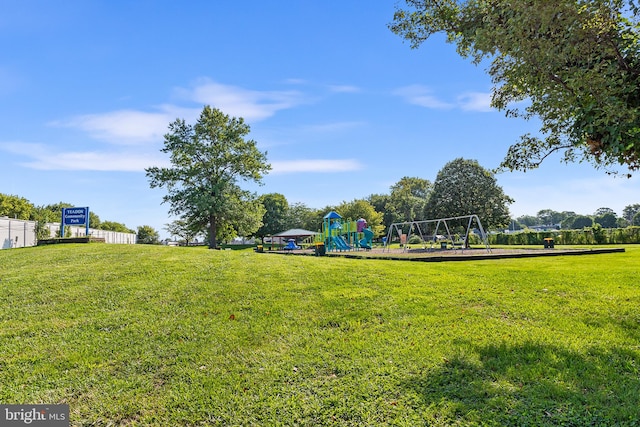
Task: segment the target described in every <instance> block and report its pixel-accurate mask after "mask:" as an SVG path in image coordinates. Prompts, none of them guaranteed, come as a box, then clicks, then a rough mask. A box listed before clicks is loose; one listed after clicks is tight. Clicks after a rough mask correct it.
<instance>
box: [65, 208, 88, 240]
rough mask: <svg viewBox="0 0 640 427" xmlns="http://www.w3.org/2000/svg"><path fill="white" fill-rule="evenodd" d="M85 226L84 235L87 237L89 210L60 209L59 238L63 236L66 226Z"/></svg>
mask: <svg viewBox="0 0 640 427" xmlns="http://www.w3.org/2000/svg"><path fill="white" fill-rule="evenodd" d="M82 224H84V225H85V235H87V236H88V235H89V208H88V207H86V208H62V221H61V223H60V236H64V227H65V226H66V225H82Z"/></svg>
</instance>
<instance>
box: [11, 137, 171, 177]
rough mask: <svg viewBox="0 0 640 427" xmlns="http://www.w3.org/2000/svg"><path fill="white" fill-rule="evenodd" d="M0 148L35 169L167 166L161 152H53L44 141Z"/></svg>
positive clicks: (131, 169) (130, 169)
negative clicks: (15, 155) (22, 158)
mask: <svg viewBox="0 0 640 427" xmlns="http://www.w3.org/2000/svg"><path fill="white" fill-rule="evenodd" d="M0 149H2V150H4V151H7V152H9V153H12V154H17V155H19V156H23V157H26V158H28V159H30V160H27V161H24V162H21V165H22V166H24V167H26V168H30V169H38V170H75V171H79V170H84V171H120V172H141V171H143V170H144V169H145V168H147V167H150V166H167V165H168V162H167V160H166V159H164V158H162V157H161V155H160V154H159V153H158V154H153V155H149V153H144V152H138V151H121V152H117V151H113V152H109V151H68V152H56V151H53V150H52V149H51V148H50V147H48V146H46V145H44V144H34V143H22V142H11V143H3V144H0Z"/></svg>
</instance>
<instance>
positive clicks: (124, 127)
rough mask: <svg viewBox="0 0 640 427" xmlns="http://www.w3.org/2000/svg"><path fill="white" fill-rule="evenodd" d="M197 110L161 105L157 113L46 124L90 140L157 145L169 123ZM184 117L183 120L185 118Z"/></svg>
mask: <svg viewBox="0 0 640 427" xmlns="http://www.w3.org/2000/svg"><path fill="white" fill-rule="evenodd" d="M196 115H197V110H194V109H185V108H179V107H175V106H172V105H162V106H160V107H159V111H157V112H145V111H136V110H117V111H111V112H107V113H97V114H85V115H80V116H75V117H72V118H71V119H68V120H60V121H55V122H51V123H49V124H50V125H51V126H58V127H67V128H76V129H80V130H82V131H85V132H87V133H88V134H89V135H90V136H91V137H93V138H96V139H101V140H105V141H108V142H110V143H114V144H123V145H129V144H140V143H146V142H161V141H162V140H163V135H164V134H165V133H166V132H167V128H168V126H169V123H171V122H173V121H175V120H176V119H177V118H185V119H187V118H192V117H195V116H196ZM185 116H187V117H185Z"/></svg>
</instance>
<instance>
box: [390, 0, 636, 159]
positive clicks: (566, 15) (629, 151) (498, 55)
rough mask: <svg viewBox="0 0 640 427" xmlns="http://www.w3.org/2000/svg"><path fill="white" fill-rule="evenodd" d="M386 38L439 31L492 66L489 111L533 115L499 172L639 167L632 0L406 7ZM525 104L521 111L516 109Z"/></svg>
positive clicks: (442, 1) (416, 38)
mask: <svg viewBox="0 0 640 427" xmlns="http://www.w3.org/2000/svg"><path fill="white" fill-rule="evenodd" d="M406 3H407V4H408V5H409V9H400V8H399V9H397V10H396V13H395V15H394V20H393V22H392V24H391V25H390V28H391V30H392V31H393V32H395V33H396V34H398V35H400V36H401V37H403V38H404V39H406V40H408V41H410V42H411V45H412V47H414V48H415V47H418V46H419V45H420V44H421V43H422V42H423V41H425V40H426V39H428V38H429V37H430V36H432V35H433V34H436V33H444V34H446V36H447V40H448V41H449V42H450V43H454V44H456V45H457V51H458V53H459V54H460V55H461V56H463V57H465V58H471V59H472V60H473V62H474V63H476V64H478V63H480V62H482V61H483V60H486V59H489V60H491V64H490V66H489V68H488V70H487V71H488V74H489V75H490V76H491V79H492V82H493V84H494V88H493V96H492V105H493V106H494V107H496V108H498V109H500V110H504V111H506V113H507V116H516V117H517V116H520V117H524V118H531V117H534V116H535V117H538V118H539V119H540V120H541V122H542V125H541V129H540V130H541V134H542V135H543V139H541V138H538V137H535V136H531V135H528V134H527V135H523V136H522V137H521V140H520V141H519V142H517V143H515V144H514V145H512V146H511V147H510V149H509V150H508V153H507V155H506V157H505V159H504V161H503V162H502V165H501V166H502V167H503V168H506V169H510V170H528V169H532V168H535V167H537V166H539V165H540V163H541V162H542V161H543V160H544V159H545V158H546V157H547V156H549V155H550V154H551V153H554V152H562V153H563V159H564V160H565V161H567V162H570V161H583V160H586V161H590V162H591V163H592V164H594V165H595V166H596V167H604V168H610V167H612V166H615V165H623V166H625V167H626V168H628V169H629V170H630V171H636V170H638V169H640V34H639V29H640V26H639V24H638V15H639V11H638V4H637V3H638V2H637V1H636V0H556V1H549V0H466V1H460V0H406ZM521 101H527V102H526V104H525V105H526V107H525V108H524V109H519V108H518V104H519V103H521Z"/></svg>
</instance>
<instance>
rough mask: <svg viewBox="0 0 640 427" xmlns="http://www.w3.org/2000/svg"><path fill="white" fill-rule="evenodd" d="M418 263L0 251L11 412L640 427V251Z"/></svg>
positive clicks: (81, 421) (4, 382)
mask: <svg viewBox="0 0 640 427" xmlns="http://www.w3.org/2000/svg"><path fill="white" fill-rule="evenodd" d="M626 249H627V250H626V252H624V253H617V254H604V255H587V256H571V257H562V256H560V257H551V258H531V259H512V260H488V261H469V262H455V263H453V262H452V263H449V262H442V263H436V264H432V263H415V262H404V261H382V260H359V259H344V258H337V257H300V256H278V255H273V254H257V253H254V252H253V251H251V250H246V251H210V250H206V249H203V248H170V247H161V246H145V245H136V246H126V245H105V244H86V245H54V246H48V247H37V248H26V249H15V250H4V251H0V403H5V404H11V403H17V404H36V403H45V404H53V403H67V404H69V406H70V410H71V425H73V426H183V425H184V426H196V425H198V426H199V425H220V426H228V425H242V426H251V425H285V426H289V425H303V426H312V425H313V426H315V425H336V426H346V425H352V426H362V425H370V426H378V425H394V426H417V425H429V426H450V425H460V426H474V425H478V426H484V425H486V426H503V425H518V426H556V425H566V426H584V425H594V426H607V425H610V426H613V425H616V426H625V425H628V426H633V425H636V426H637V425H640V422H639V421H638V415H639V412H638V411H639V409H638V408H640V248H638V247H632V246H629V247H627V248H626Z"/></svg>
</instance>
